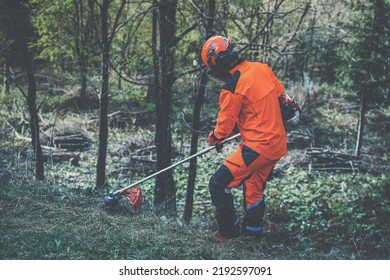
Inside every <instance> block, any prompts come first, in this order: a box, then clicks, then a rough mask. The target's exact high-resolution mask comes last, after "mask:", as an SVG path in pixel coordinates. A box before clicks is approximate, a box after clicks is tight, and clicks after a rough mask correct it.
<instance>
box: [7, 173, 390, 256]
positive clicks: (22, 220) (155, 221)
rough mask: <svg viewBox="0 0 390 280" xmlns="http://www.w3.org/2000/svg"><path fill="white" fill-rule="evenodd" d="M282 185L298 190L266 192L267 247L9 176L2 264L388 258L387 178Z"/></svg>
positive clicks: (92, 194) (301, 178) (276, 182)
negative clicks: (215, 237) (222, 239)
mask: <svg viewBox="0 0 390 280" xmlns="http://www.w3.org/2000/svg"><path fill="white" fill-rule="evenodd" d="M287 176H289V177H288V178H289V180H292V179H294V180H295V184H285V185H283V184H282V183H285V182H286V181H285V180H286V179H285V177H283V179H281V178H274V179H273V180H271V182H270V184H269V188H268V190H267V201H268V204H267V206H268V207H267V208H268V209H267V216H266V220H267V222H266V232H267V234H266V235H265V236H264V238H263V239H262V240H259V241H255V240H245V239H242V238H239V239H236V240H232V241H229V242H226V243H222V244H219V243H215V242H213V241H211V240H209V239H208V238H207V235H208V234H209V233H210V232H211V231H212V230H213V227H212V226H211V225H205V224H204V223H202V222H201V221H200V220H199V219H197V218H196V217H195V218H194V220H193V222H192V223H191V224H190V225H187V224H185V223H183V222H182V221H181V219H180V218H167V217H165V216H163V217H160V216H159V215H157V213H155V212H154V211H153V207H152V206H151V205H150V203H147V204H146V205H144V207H143V210H142V211H141V212H140V213H135V212H134V210H133V209H130V208H129V207H126V205H124V204H120V205H119V206H118V207H115V208H107V207H106V206H104V204H103V202H102V197H103V194H102V193H100V192H97V191H86V190H77V189H73V190H69V189H66V188H62V187H60V186H58V185H56V184H55V183H53V182H52V181H50V180H46V181H43V182H38V181H35V180H33V179H31V178H29V177H28V176H24V177H17V176H14V177H13V179H12V180H11V182H10V183H8V184H5V185H4V184H3V185H2V187H1V189H0V205H1V206H0V225H1V227H0V259H144V260H148V259H149V260H151V259H199V260H202V259H356V258H359V259H388V258H389V228H388V223H386V217H388V216H389V203H388V202H389V192H388V188H387V186H388V182H389V178H388V177H384V178H379V179H378V178H373V177H366V178H365V177H356V178H352V177H351V178H347V179H345V178H344V179H343V178H342V177H339V178H338V177H334V178H330V179H329V182H328V183H325V184H324V183H321V182H320V181H319V180H323V179H324V178H323V177H322V176H321V175H320V174H303V173H302V172H298V171H296V170H288V174H287ZM316 180H318V184H312V182H314V181H316ZM331 186H332V188H331ZM379 196H381V197H382V199H379ZM377 198H378V199H377ZM209 222H211V220H209Z"/></svg>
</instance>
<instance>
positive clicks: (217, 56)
mask: <svg viewBox="0 0 390 280" xmlns="http://www.w3.org/2000/svg"><path fill="white" fill-rule="evenodd" d="M213 58H214V61H215V63H214V61H213ZM237 59H238V54H237V52H236V51H234V50H233V45H231V44H230V45H229V46H228V48H227V49H226V51H223V52H220V53H216V52H215V50H214V48H210V50H209V52H208V53H207V63H208V65H209V66H210V67H211V66H215V65H219V66H220V67H223V68H226V69H227V70H228V68H229V66H230V65H231V64H232V62H234V61H236V60H237Z"/></svg>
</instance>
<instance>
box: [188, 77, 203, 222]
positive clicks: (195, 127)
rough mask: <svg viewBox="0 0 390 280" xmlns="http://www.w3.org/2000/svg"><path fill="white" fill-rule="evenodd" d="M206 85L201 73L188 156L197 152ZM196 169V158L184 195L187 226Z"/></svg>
mask: <svg viewBox="0 0 390 280" xmlns="http://www.w3.org/2000/svg"><path fill="white" fill-rule="evenodd" d="M206 85H207V73H206V72H203V73H202V75H201V77H200V84H199V88H198V93H197V95H196V99H195V105H194V111H193V116H192V129H193V131H192V136H191V151H190V154H191V155H194V154H196V153H197V152H198V139H199V136H198V131H199V129H200V111H201V109H202V105H203V99H204V95H205V92H206ZM196 169H197V158H193V159H191V160H190V166H189V168H188V173H189V175H188V183H187V193H186V203H185V207H184V213H183V219H184V221H185V222H186V223H187V224H189V223H190V221H191V218H192V212H193V205H194V190H195V181H196Z"/></svg>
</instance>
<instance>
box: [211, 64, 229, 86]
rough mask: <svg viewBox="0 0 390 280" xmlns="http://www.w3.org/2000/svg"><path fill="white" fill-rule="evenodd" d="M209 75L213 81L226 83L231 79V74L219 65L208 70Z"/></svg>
mask: <svg viewBox="0 0 390 280" xmlns="http://www.w3.org/2000/svg"><path fill="white" fill-rule="evenodd" d="M207 75H208V76H209V77H210V78H212V79H217V80H218V81H222V82H224V83H226V82H227V81H229V79H230V78H231V76H232V75H231V74H230V72H229V71H228V70H226V68H225V67H222V66H220V65H218V64H216V65H214V66H213V67H211V68H210V69H208V70H207Z"/></svg>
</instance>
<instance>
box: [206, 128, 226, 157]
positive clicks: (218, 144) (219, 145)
mask: <svg viewBox="0 0 390 280" xmlns="http://www.w3.org/2000/svg"><path fill="white" fill-rule="evenodd" d="M207 140H208V141H209V142H210V144H211V145H213V146H215V149H216V150H217V152H218V153H220V152H221V151H222V148H223V144H222V140H221V139H218V138H217V137H216V136H215V134H214V130H213V131H210V133H209V136H208V137H207Z"/></svg>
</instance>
